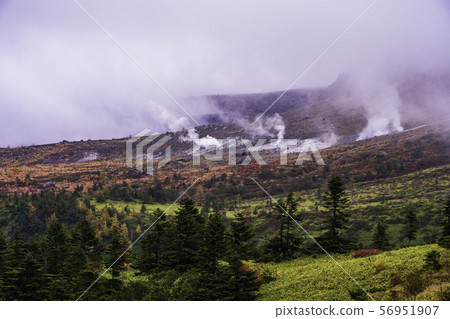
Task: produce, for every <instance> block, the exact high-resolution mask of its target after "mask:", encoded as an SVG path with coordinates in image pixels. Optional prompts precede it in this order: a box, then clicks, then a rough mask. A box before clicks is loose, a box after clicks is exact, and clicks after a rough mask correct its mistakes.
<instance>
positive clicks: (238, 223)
mask: <svg viewBox="0 0 450 319" xmlns="http://www.w3.org/2000/svg"><path fill="white" fill-rule="evenodd" d="M254 236H255V233H254V232H253V229H252V227H251V225H250V224H249V222H248V221H247V219H246V218H245V216H244V214H243V213H242V212H236V213H234V219H233V220H232V221H231V223H230V232H229V234H228V239H229V242H230V248H231V253H232V254H233V255H234V256H236V258H237V259H240V260H244V259H249V258H251V257H252V254H253V248H252V244H251V240H252V238H253V237H254Z"/></svg>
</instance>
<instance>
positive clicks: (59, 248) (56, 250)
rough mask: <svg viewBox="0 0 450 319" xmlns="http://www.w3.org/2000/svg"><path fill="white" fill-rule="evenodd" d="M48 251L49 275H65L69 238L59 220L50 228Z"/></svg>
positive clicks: (47, 238)
mask: <svg viewBox="0 0 450 319" xmlns="http://www.w3.org/2000/svg"><path fill="white" fill-rule="evenodd" d="M46 249H47V251H46V256H47V273H48V274H53V275H58V274H63V273H64V271H65V269H64V267H65V265H66V262H67V258H68V257H69V237H68V234H67V231H66V228H65V226H64V225H63V224H61V223H60V222H59V221H58V220H57V219H56V220H54V221H53V222H52V223H51V225H50V226H49V227H48V230H47V237H46Z"/></svg>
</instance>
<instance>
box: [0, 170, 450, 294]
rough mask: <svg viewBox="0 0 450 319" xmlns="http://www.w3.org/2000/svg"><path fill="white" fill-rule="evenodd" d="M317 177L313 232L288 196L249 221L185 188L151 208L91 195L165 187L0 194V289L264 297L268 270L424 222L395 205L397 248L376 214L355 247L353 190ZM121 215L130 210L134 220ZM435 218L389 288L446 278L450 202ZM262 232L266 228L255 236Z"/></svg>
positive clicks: (373, 251)
mask: <svg viewBox="0 0 450 319" xmlns="http://www.w3.org/2000/svg"><path fill="white" fill-rule="evenodd" d="M222 178H225V177H222ZM325 186H326V191H324V192H323V194H321V196H322V199H321V200H322V204H321V212H322V217H323V218H321V219H320V223H319V224H320V225H319V229H318V230H317V231H316V232H314V233H313V235H311V234H310V233H308V232H305V231H304V229H302V226H301V225H302V224H303V222H304V221H305V215H306V213H305V211H304V210H301V209H299V204H301V200H302V199H301V198H298V197H296V196H295V195H294V193H289V194H288V195H287V196H286V197H284V198H283V197H281V198H279V199H278V200H277V201H274V202H272V203H269V204H270V205H271V208H270V214H267V216H264V221H265V222H266V223H267V224H268V225H267V227H266V228H261V227H258V228H257V227H255V224H254V223H252V220H253V219H252V218H249V217H248V216H246V215H245V214H244V213H243V212H242V211H238V210H235V211H234V212H233V214H232V216H230V214H227V213H225V210H224V209H223V207H222V206H221V205H219V204H217V203H215V202H214V199H211V198H210V199H209V200H208V201H205V202H204V203H203V205H198V204H197V203H195V201H194V200H192V199H190V198H189V197H186V198H184V199H182V200H181V202H180V203H179V206H178V208H177V209H176V210H175V211H174V212H173V213H171V214H166V213H165V212H164V211H163V210H161V209H159V208H157V209H155V210H154V211H151V212H150V211H147V209H146V206H145V204H142V206H141V209H140V211H139V212H138V213H136V212H133V211H130V210H129V209H128V210H127V209H124V211H123V213H122V214H121V213H119V212H118V211H117V210H116V209H115V208H114V207H105V208H97V207H96V206H95V205H93V204H92V203H93V199H94V197H95V200H96V202H99V203H102V202H104V201H105V200H106V199H114V200H124V199H128V200H131V199H132V198H138V199H139V198H140V199H141V202H142V203H145V201H146V200H147V201H149V200H150V199H149V198H150V197H151V200H152V201H154V199H155V198H157V199H158V201H161V202H164V201H170V200H172V197H173V193H172V192H168V191H166V190H164V188H163V187H162V186H159V187H156V188H154V189H153V188H152V189H149V190H148V191H147V192H145V193H138V192H137V191H133V189H132V188H129V187H127V185H122V187H119V188H112V189H109V190H108V191H107V192H99V190H100V189H102V186H101V185H97V184H95V185H94V187H93V188H92V189H90V190H89V191H88V192H83V187H82V186H79V187H76V189H75V190H74V191H73V192H68V191H67V192H59V193H57V192H54V191H52V190H45V191H42V192H41V193H33V194H31V195H30V194H28V193H25V194H22V195H18V194H14V195H8V194H2V195H1V197H0V210H1V215H0V216H1V217H0V218H1V219H0V223H1V224H0V225H1V229H2V232H1V233H0V270H1V271H0V274H1V275H0V286H1V291H0V298H1V299H2V300H255V299H264V295H263V294H261V291H263V292H264V291H265V289H267V287H269V286H270V284H271V283H272V282H276V281H279V280H280V278H279V276H277V275H276V274H275V273H274V272H273V269H274V267H278V266H280V265H281V266H282V265H287V264H283V263H286V262H287V263H289V262H290V261H294V260H302V258H311V257H312V258H319V259H320V258H322V257H321V256H325V254H326V253H330V254H333V255H336V256H344V255H349V254H350V256H351V258H355V259H356V258H371V256H377V255H379V254H381V253H383V252H389V251H392V249H399V248H400V250H401V249H407V247H412V246H416V245H417V243H415V240H416V238H417V233H418V231H420V228H421V227H423V225H421V224H420V223H419V221H418V213H417V208H416V207H415V206H414V205H413V204H412V203H411V204H406V205H405V206H404V209H403V211H402V214H401V218H400V219H399V220H398V225H397V226H398V227H401V229H402V234H403V236H404V241H403V243H404V244H403V245H402V246H401V247H393V245H392V243H391V241H392V238H391V236H389V235H388V232H387V228H388V227H389V225H386V224H385V223H383V222H382V221H378V222H376V223H374V224H373V225H372V226H373V229H374V231H373V233H372V236H371V240H370V243H369V244H368V245H367V244H365V245H363V244H362V243H361V242H358V241H357V240H355V238H352V237H351V236H348V234H349V233H348V232H346V230H348V229H349V228H350V229H351V227H352V226H354V225H352V224H353V223H354V222H355V221H354V219H353V218H352V216H351V214H350V213H349V206H350V204H349V202H350V200H351V198H349V194H348V192H347V190H346V186H345V184H344V182H343V181H342V179H341V178H340V177H338V176H333V177H331V178H330V179H329V180H328V182H327V183H326V185H325ZM105 196H106V198H105ZM130 215H136V216H134V218H135V219H136V220H134V219H130ZM257 215H258V213H257ZM437 218H438V219H439V236H435V237H434V243H436V244H438V245H439V246H438V247H440V248H439V249H432V250H429V251H427V253H426V254H425V256H424V258H423V260H422V261H423V263H424V266H423V269H420V270H416V273H413V274H405V275H404V276H402V278H401V279H400V278H397V279H395V278H394V279H392V278H390V280H391V281H392V280H394V282H393V283H392V285H394V286H395V285H401V287H403V288H404V291H406V292H407V293H408V294H407V295H408V296H409V297H411V296H413V297H415V296H416V295H417V294H419V293H420V292H421V291H423V290H424V289H425V288H426V285H425V284H424V283H423V282H422V286H421V287H420V288H417V286H418V283H415V282H414V281H415V278H419V277H420V278H422V277H421V276H422V275H424V276H425V274H428V275H427V276H429V274H430V273H432V274H434V276H435V277H436V273H439V274H440V275H439V276H440V277H439V280H444V282H445V278H448V277H445V276H448V269H449V263H448V260H447V259H445V258H444V257H445V256H447V251H448V249H449V248H450V199H447V201H446V203H445V204H444V205H442V207H441V209H440V213H439V214H438V217H437ZM130 220H131V222H130ZM136 223H137V226H135V224H136ZM261 229H265V231H264V232H263V234H261ZM428 244H433V242H429V243H428ZM441 255H442V256H441ZM372 258H373V257H372ZM422 261H421V262H422ZM329 262H330V263H332V260H329ZM377 267H379V268H380V269H381V268H382V267H385V266H383V264H379V265H377ZM382 270H383V269H381V270H379V271H382ZM442 276H444V277H445V278H444V279H442ZM435 277H433V278H435ZM424 278H425V277H424ZM427 278H428V277H427ZM436 278H437V277H436ZM436 278H435V280H437V279H436ZM395 280H397V281H398V282H395ZM424 281H425V279H424ZM262 287H263V289H262ZM264 287H265V288H264ZM445 287H447V288H445V289H446V290H445V289H444V291H442V292H441V293H440V298H442V299H446V298H448V297H449V290H450V289H448V286H445ZM354 288H355V287H353V288H352V289H349V291H348V294H349V296H350V297H351V299H353V300H361V299H362V300H364V298H365V297H364V291H362V290H358V287H356V289H354ZM369 290H370V289H369Z"/></svg>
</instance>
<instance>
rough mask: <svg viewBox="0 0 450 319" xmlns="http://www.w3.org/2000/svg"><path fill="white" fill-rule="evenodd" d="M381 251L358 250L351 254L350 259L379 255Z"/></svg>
mask: <svg viewBox="0 0 450 319" xmlns="http://www.w3.org/2000/svg"><path fill="white" fill-rule="evenodd" d="M382 252H383V251H382V250H379V249H360V250H357V251H355V252H354V253H353V255H352V258H359V257H367V256H373V255H378V254H381V253H382Z"/></svg>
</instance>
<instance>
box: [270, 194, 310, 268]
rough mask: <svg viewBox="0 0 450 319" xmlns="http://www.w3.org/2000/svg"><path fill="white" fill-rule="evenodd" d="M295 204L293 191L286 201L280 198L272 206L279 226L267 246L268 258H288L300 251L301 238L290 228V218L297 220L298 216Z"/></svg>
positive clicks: (291, 223) (291, 221)
mask: <svg viewBox="0 0 450 319" xmlns="http://www.w3.org/2000/svg"><path fill="white" fill-rule="evenodd" d="M297 206H298V204H297V200H296V199H295V198H294V194H293V193H289V194H288V196H287V198H286V201H283V200H282V199H280V200H278V202H277V204H276V205H275V206H274V208H275V209H277V210H278V215H276V219H277V220H279V223H280V227H279V231H278V235H277V236H275V237H274V238H272V239H271V240H270V241H269V244H268V246H267V252H268V254H269V256H270V259H273V260H284V259H290V258H293V257H295V256H296V255H298V254H299V253H300V246H301V244H302V242H303V239H302V238H301V237H300V236H299V235H298V234H297V233H296V232H295V231H294V230H293V229H292V225H293V223H294V221H293V220H292V218H294V219H295V220H296V221H298V220H299V217H300V216H299V215H298V210H297ZM295 226H297V225H295Z"/></svg>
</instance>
